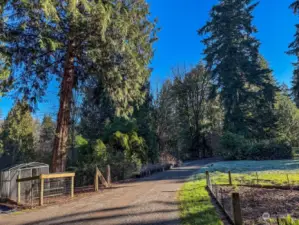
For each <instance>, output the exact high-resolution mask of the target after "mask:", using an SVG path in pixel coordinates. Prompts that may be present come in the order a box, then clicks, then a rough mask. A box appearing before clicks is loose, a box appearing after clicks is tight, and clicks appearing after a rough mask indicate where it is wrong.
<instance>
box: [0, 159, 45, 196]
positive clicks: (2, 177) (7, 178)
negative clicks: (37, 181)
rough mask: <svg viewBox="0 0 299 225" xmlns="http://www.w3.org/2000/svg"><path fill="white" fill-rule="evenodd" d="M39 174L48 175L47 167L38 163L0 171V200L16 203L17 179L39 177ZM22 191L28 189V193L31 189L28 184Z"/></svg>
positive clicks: (15, 166)
mask: <svg viewBox="0 0 299 225" xmlns="http://www.w3.org/2000/svg"><path fill="white" fill-rule="evenodd" d="M40 174H49V165H47V164H44V163H39V162H31V163H24V164H19V165H14V166H11V167H8V168H5V169H2V170H1V171H0V198H5V199H10V200H13V201H17V192H18V190H17V186H18V185H17V179H18V176H19V175H20V178H26V177H33V176H39V175H40ZM22 189H25V191H26V189H28V190H27V191H28V192H30V191H31V189H32V187H31V186H30V184H28V185H27V186H25V187H22Z"/></svg>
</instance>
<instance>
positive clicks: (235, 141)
mask: <svg viewBox="0 0 299 225" xmlns="http://www.w3.org/2000/svg"><path fill="white" fill-rule="evenodd" d="M220 145H221V150H220V155H221V156H222V157H224V159H226V160H242V159H246V158H247V151H248V149H249V148H250V142H249V141H248V140H246V139H245V137H244V136H241V135H237V134H233V133H230V132H227V133H225V134H224V135H223V136H222V138H221V140H220Z"/></svg>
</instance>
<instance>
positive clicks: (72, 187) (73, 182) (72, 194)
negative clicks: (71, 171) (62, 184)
mask: <svg viewBox="0 0 299 225" xmlns="http://www.w3.org/2000/svg"><path fill="white" fill-rule="evenodd" d="M71 185H72V186H71V198H73V197H74V187H75V177H72V182H71Z"/></svg>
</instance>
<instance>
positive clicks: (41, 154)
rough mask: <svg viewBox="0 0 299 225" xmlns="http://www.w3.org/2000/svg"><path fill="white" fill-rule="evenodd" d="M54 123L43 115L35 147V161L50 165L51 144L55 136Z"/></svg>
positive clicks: (47, 116) (50, 118)
mask: <svg viewBox="0 0 299 225" xmlns="http://www.w3.org/2000/svg"><path fill="white" fill-rule="evenodd" d="M55 127H56V125H55V123H54V122H53V120H52V117H51V116H49V115H45V116H44V118H43V120H42V123H41V127H40V131H39V143H38V146H37V159H38V160H39V161H41V162H45V163H47V164H50V163H51V161H50V159H51V156H52V149H53V142H54V136H55Z"/></svg>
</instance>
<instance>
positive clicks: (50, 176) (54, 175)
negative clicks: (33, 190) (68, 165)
mask: <svg viewBox="0 0 299 225" xmlns="http://www.w3.org/2000/svg"><path fill="white" fill-rule="evenodd" d="M74 176H75V173H50V174H41V175H40V177H41V178H42V179H54V178H66V177H74Z"/></svg>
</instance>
